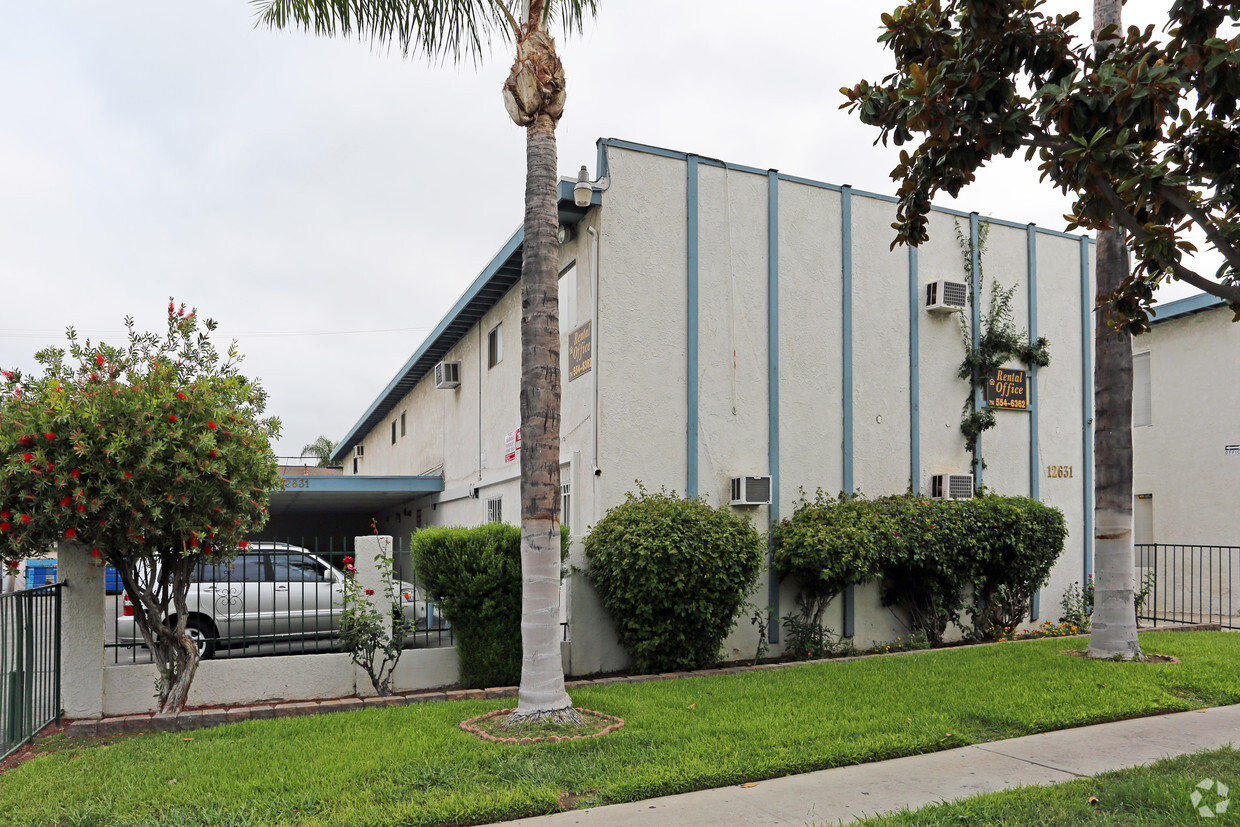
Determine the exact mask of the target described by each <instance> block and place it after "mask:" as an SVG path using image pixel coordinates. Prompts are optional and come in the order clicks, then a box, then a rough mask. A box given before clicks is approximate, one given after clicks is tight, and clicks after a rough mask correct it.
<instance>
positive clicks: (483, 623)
mask: <svg viewBox="0 0 1240 827" xmlns="http://www.w3.org/2000/svg"><path fill="white" fill-rule="evenodd" d="M560 529H561V538H562V541H561V555H563V556H566V555H567V554H568V529H567V528H566V527H564V526H561V527H560ZM410 550H411V552H412V554H413V565H414V569H415V570H416V571H417V577H418V582H419V584H421V585H422V587H423V588H424V589H425V590H426V593H427V594H428V595H430V597H431V599H433V600H434V601H435V602H436V604H438V607H439V610H440V611H441V612H442V613H443V616H444V617H445V618H446V619H447V621H448V622H449V623H451V624H452V639H453V642H454V644H455V645H456V650H457V655H458V658H459V661H460V675H461V676H460V681H461V686H463V687H465V688H466V689H484V688H487V687H492V686H515V685H517V684H518V683H520V681H521V529H520V528H518V527H517V526H512V525H507V524H505V523H488V524H487V525H481V526H477V527H476V528H460V527H442V528H441V527H435V528H424V529H422V530H421V531H418V532H417V533H415V534H414V535H413V539H412V541H411V544H410Z"/></svg>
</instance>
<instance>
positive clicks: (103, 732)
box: [65, 623, 1221, 738]
mask: <svg viewBox="0 0 1240 827" xmlns="http://www.w3.org/2000/svg"><path fill="white" fill-rule="evenodd" d="M1220 630H1221V626H1220V624H1217V623H1199V624H1185V625H1177V626H1160V627H1154V628H1145V629H1141V630H1140V631H1143V632H1217V631H1220ZM1057 637H1065V638H1066V637H1087V635H1058V636H1057ZM1045 639H1046V638H1026V639H1024V640H1017V641H1000V642H1006V643H1024V642H1025V641H1027V640H1045ZM970 645H973V646H993V645H995V644H994V643H978V644H966V645H965V646H956V647H950V648H957V649H959V648H966V647H967V646H970ZM937 651H940V650H939V649H916V650H908V651H903V652H884V653H882V654H873V655H870V654H866V655H848V656H846V657H840V658H822V659H819V660H798V661H780V662H778V663H759V664H756V665H753V666H725V667H720V668H716V669H699V670H697V671H695V672H688V671H686V672H662V673H660V674H657V675H617V676H613V677H608V678H593V679H591V678H584V679H579V680H571V681H565V682H564V688H565V689H570V690H571V689H581V688H582V687H587V686H607V685H610V684H615V683H645V682H646V681H666V680H678V679H680V678H699V677H708V676H712V675H737V674H740V673H742V672H761V671H766V670H771V669H794V668H796V667H798V666H810V665H814V664H820V663H844V662H847V661H853V660H860V659H862V658H873V657H885V656H887V655H916V654H921V653H924V652H937ZM517 690H518V687H515V686H499V687H493V688H491V689H448V690H430V691H427V692H414V693H410V694H408V695H388V696H384V697H374V698H333V699H331V700H326V701H288V702H284V703H279V702H272V703H263V704H253V705H250V706H238V707H228V708H224V707H212V708H208V709H190V710H186V711H185V712H180V713H177V714H175V715H160V714H158V713H151V712H146V713H141V714H137V715H115V716H111V717H107V718H81V719H78V720H74V721H69V722H68V728H67V729H66V730H65V731H66V734H67V735H68V737H70V738H95V737H101V736H107V735H119V734H122V733H141V732H190V731H192V730H195V729H204V728H206V727H213V726H219V725H220V724H231V723H236V722H237V721H258V720H265V719H271V718H297V717H301V716H303V715H324V714H327V713H331V712H347V711H349V710H353V709H377V708H380V707H389V706H406V705H410V704H420V703H427V702H430V701H481V700H498V699H500V698H515V697H517Z"/></svg>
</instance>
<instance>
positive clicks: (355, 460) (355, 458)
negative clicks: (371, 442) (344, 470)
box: [353, 457, 357, 474]
mask: <svg viewBox="0 0 1240 827" xmlns="http://www.w3.org/2000/svg"><path fill="white" fill-rule="evenodd" d="M353 473H354V474H356V473H357V457H354V458H353Z"/></svg>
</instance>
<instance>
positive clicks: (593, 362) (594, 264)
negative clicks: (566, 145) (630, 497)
mask: <svg viewBox="0 0 1240 827" xmlns="http://www.w3.org/2000/svg"><path fill="white" fill-rule="evenodd" d="M586 232H587V233H589V234H590V347H591V349H592V350H593V351H594V352H593V353H592V354H591V356H590V373H592V374H593V375H594V378H593V380H591V384H592V385H593V388H592V390H591V393H590V470H591V472H592V477H594V478H595V479H597V478H598V477H599V476H601V475H602V473H603V471H602V469H601V468H599V467H598V230H596V229H594V228H593V227H586ZM593 493H594V496H593V497H591V500H592V501H593V502H592V504H591V512H592V514H591V516H592V519H593V520H594V521H597V520H598V505H597V503H598V492H597V491H594V492H593Z"/></svg>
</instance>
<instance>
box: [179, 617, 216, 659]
mask: <svg viewBox="0 0 1240 827" xmlns="http://www.w3.org/2000/svg"><path fill="white" fill-rule="evenodd" d="M185 636H186V637H188V638H189V639H190V640H192V641H193V642H194V645H195V646H197V647H198V657H200V658H202V659H203V660H207V659H209V658H212V657H215V626H214V625H213V624H212V623H211V621H209V620H207V619H205V618H201V617H191V618H190V619H189V620H187V621H185Z"/></svg>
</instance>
